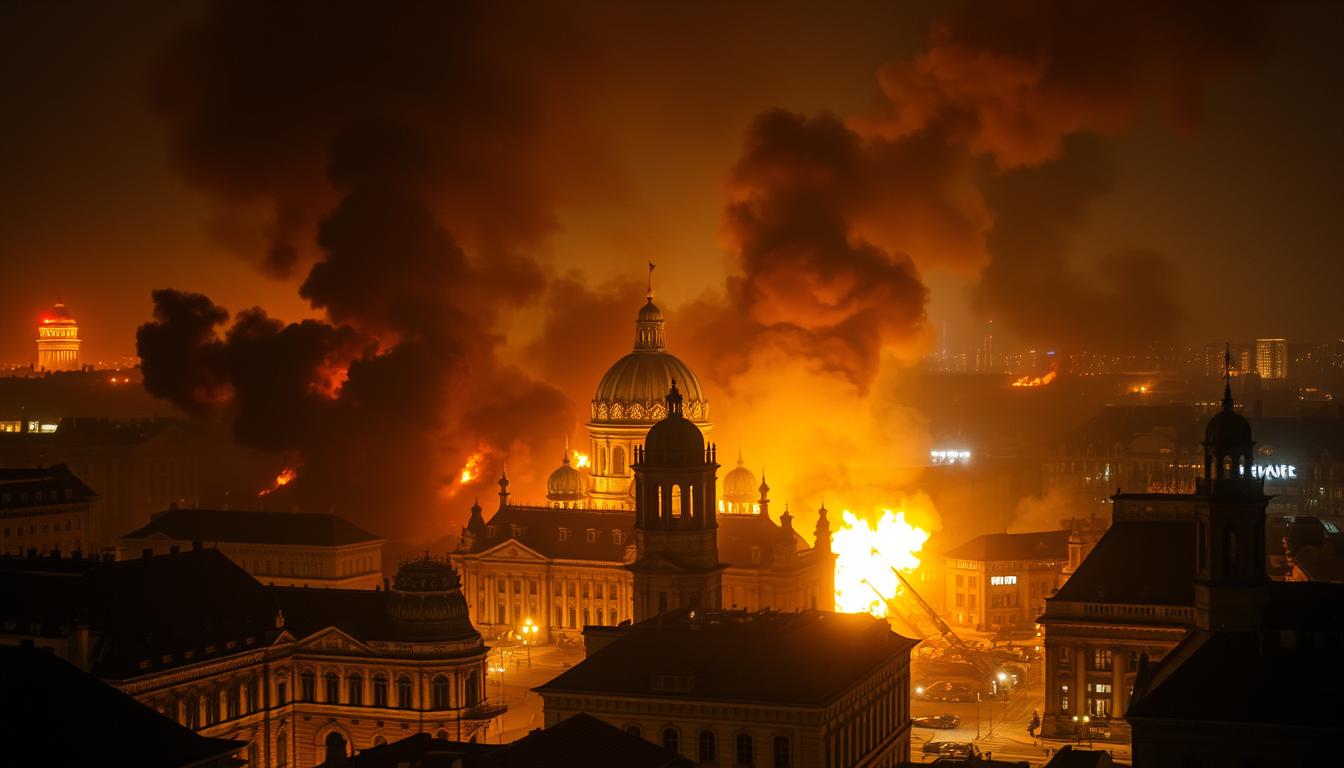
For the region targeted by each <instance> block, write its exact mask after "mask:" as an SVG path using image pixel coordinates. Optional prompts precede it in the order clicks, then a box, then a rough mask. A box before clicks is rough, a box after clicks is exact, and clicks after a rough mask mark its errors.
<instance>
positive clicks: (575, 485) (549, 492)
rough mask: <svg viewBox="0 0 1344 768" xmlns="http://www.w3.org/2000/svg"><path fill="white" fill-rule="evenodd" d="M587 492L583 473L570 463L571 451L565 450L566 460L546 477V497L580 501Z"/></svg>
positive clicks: (555, 499) (553, 499) (551, 499)
mask: <svg viewBox="0 0 1344 768" xmlns="http://www.w3.org/2000/svg"><path fill="white" fill-rule="evenodd" d="M586 493H587V491H586V490H585V488H584V482H583V473H581V472H579V470H577V469H575V468H574V467H573V466H571V465H570V463H569V451H565V459H564V462H563V463H562V464H561V465H560V466H559V467H557V468H556V470H555V471H554V472H552V473H551V476H550V477H549V478H547V479H546V498H547V499H549V500H550V501H579V500H581V499H583V497H584V496H585V495H586Z"/></svg>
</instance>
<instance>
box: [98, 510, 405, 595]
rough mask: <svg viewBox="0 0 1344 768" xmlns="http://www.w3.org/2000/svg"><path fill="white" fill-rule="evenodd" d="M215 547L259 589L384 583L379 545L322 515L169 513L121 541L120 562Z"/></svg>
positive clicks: (351, 526)
mask: <svg viewBox="0 0 1344 768" xmlns="http://www.w3.org/2000/svg"><path fill="white" fill-rule="evenodd" d="M197 543H199V544H202V545H204V546H207V547H214V548H215V549H218V550H219V551H220V552H223V553H224V554H225V555H226V556H227V557H228V558H229V559H230V560H232V561H234V562H235V563H237V564H238V565H239V566H241V567H242V568H243V570H245V571H247V572H248V573H250V574H251V575H252V576H253V577H254V578H256V579H257V581H260V582H262V583H263V584H273V585H275V586H279V587H328V588H331V587H334V588H340V589H375V588H377V587H379V586H381V585H382V583H383V544H384V543H386V540H385V539H380V538H378V537H377V536H375V535H373V534H372V533H369V532H368V531H366V530H364V529H362V528H360V527H359V526H357V525H355V524H353V523H351V522H349V521H347V520H346V519H344V518H342V517H338V516H336V515H333V514H326V513H300V512H261V511H255V510H241V509H240V510H215V509H187V508H182V507H173V508H170V509H168V510H166V511H164V512H160V513H159V514H157V515H155V516H154V518H153V519H151V520H150V521H149V524H148V525H145V526H143V527H141V528H139V529H137V530H134V531H131V532H129V533H127V534H126V535H124V536H122V537H121V545H120V547H118V552H117V556H118V557H119V558H120V559H123V560H125V559H129V558H136V557H141V556H142V555H143V554H144V553H145V552H147V551H148V552H150V553H152V554H155V555H164V554H168V553H169V552H171V551H174V550H181V549H189V548H191V547H192V546H193V545H194V544H197Z"/></svg>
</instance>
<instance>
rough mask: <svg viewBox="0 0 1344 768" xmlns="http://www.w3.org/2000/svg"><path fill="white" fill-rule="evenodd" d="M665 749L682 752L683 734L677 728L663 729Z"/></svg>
mask: <svg viewBox="0 0 1344 768" xmlns="http://www.w3.org/2000/svg"><path fill="white" fill-rule="evenodd" d="M663 749H666V750H669V751H671V752H676V753H677V754H681V734H680V733H677V729H676V728H664V729H663Z"/></svg>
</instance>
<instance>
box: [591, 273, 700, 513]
mask: <svg viewBox="0 0 1344 768" xmlns="http://www.w3.org/2000/svg"><path fill="white" fill-rule="evenodd" d="M674 381H675V382H676V383H677V387H678V389H679V390H680V392H681V397H682V402H683V407H684V412H685V415H686V420H687V421H688V422H690V423H691V424H694V425H695V427H696V428H697V429H698V430H699V431H700V432H701V433H703V434H708V433H709V431H710V430H711V429H713V424H711V423H710V421H709V400H708V398H706V397H705V393H704V390H703V389H702V388H701V386H700V379H698V378H697V377H696V375H695V373H694V372H693V371H692V370H691V369H690V368H689V367H688V366H687V365H686V364H685V363H683V362H682V361H681V360H680V359H679V358H678V357H677V356H676V355H673V354H672V353H670V352H668V351H667V345H666V344H665V342H664V340H663V313H662V310H660V309H658V306H657V305H656V304H654V303H653V293H652V291H650V292H649V295H648V297H647V299H646V301H645V303H644V306H643V307H640V309H639V314H638V315H637V316H636V318H635V347H634V350H633V351H632V352H630V354H628V355H626V356H624V357H622V358H621V359H619V360H617V361H616V362H615V363H613V364H612V366H611V367H610V368H608V369H607V372H606V373H605V374H604V375H603V376H602V379H601V380H600V381H599V382H598V384H597V391H596V393H594V395H593V400H592V407H591V414H590V420H589V422H588V436H589V439H590V441H591V453H592V456H593V468H592V472H591V473H590V479H591V488H590V489H589V497H590V499H591V502H592V505H593V506H594V507H596V508H599V509H634V498H633V497H632V496H631V495H630V483H631V481H632V480H633V479H634V473H633V471H632V470H631V468H630V457H631V456H632V455H634V449H635V447H636V446H640V445H643V442H644V435H645V434H646V433H647V432H648V431H649V427H651V426H652V425H654V424H656V423H657V422H659V421H661V420H662V419H663V417H665V416H667V406H666V404H665V403H664V402H663V397H664V396H665V395H666V394H667V390H668V388H669V387H671V386H672V383H673V382H674Z"/></svg>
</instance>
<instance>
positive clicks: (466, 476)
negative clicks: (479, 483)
mask: <svg viewBox="0 0 1344 768" xmlns="http://www.w3.org/2000/svg"><path fill="white" fill-rule="evenodd" d="M484 461H485V454H484V453H482V452H480V451H477V452H475V453H473V454H471V456H470V457H468V458H467V463H466V464H464V465H462V471H461V472H459V473H457V482H458V485H466V484H467V483H470V482H471V481H472V480H475V479H476V478H478V477H480V476H481V463H482V462H484Z"/></svg>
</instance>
